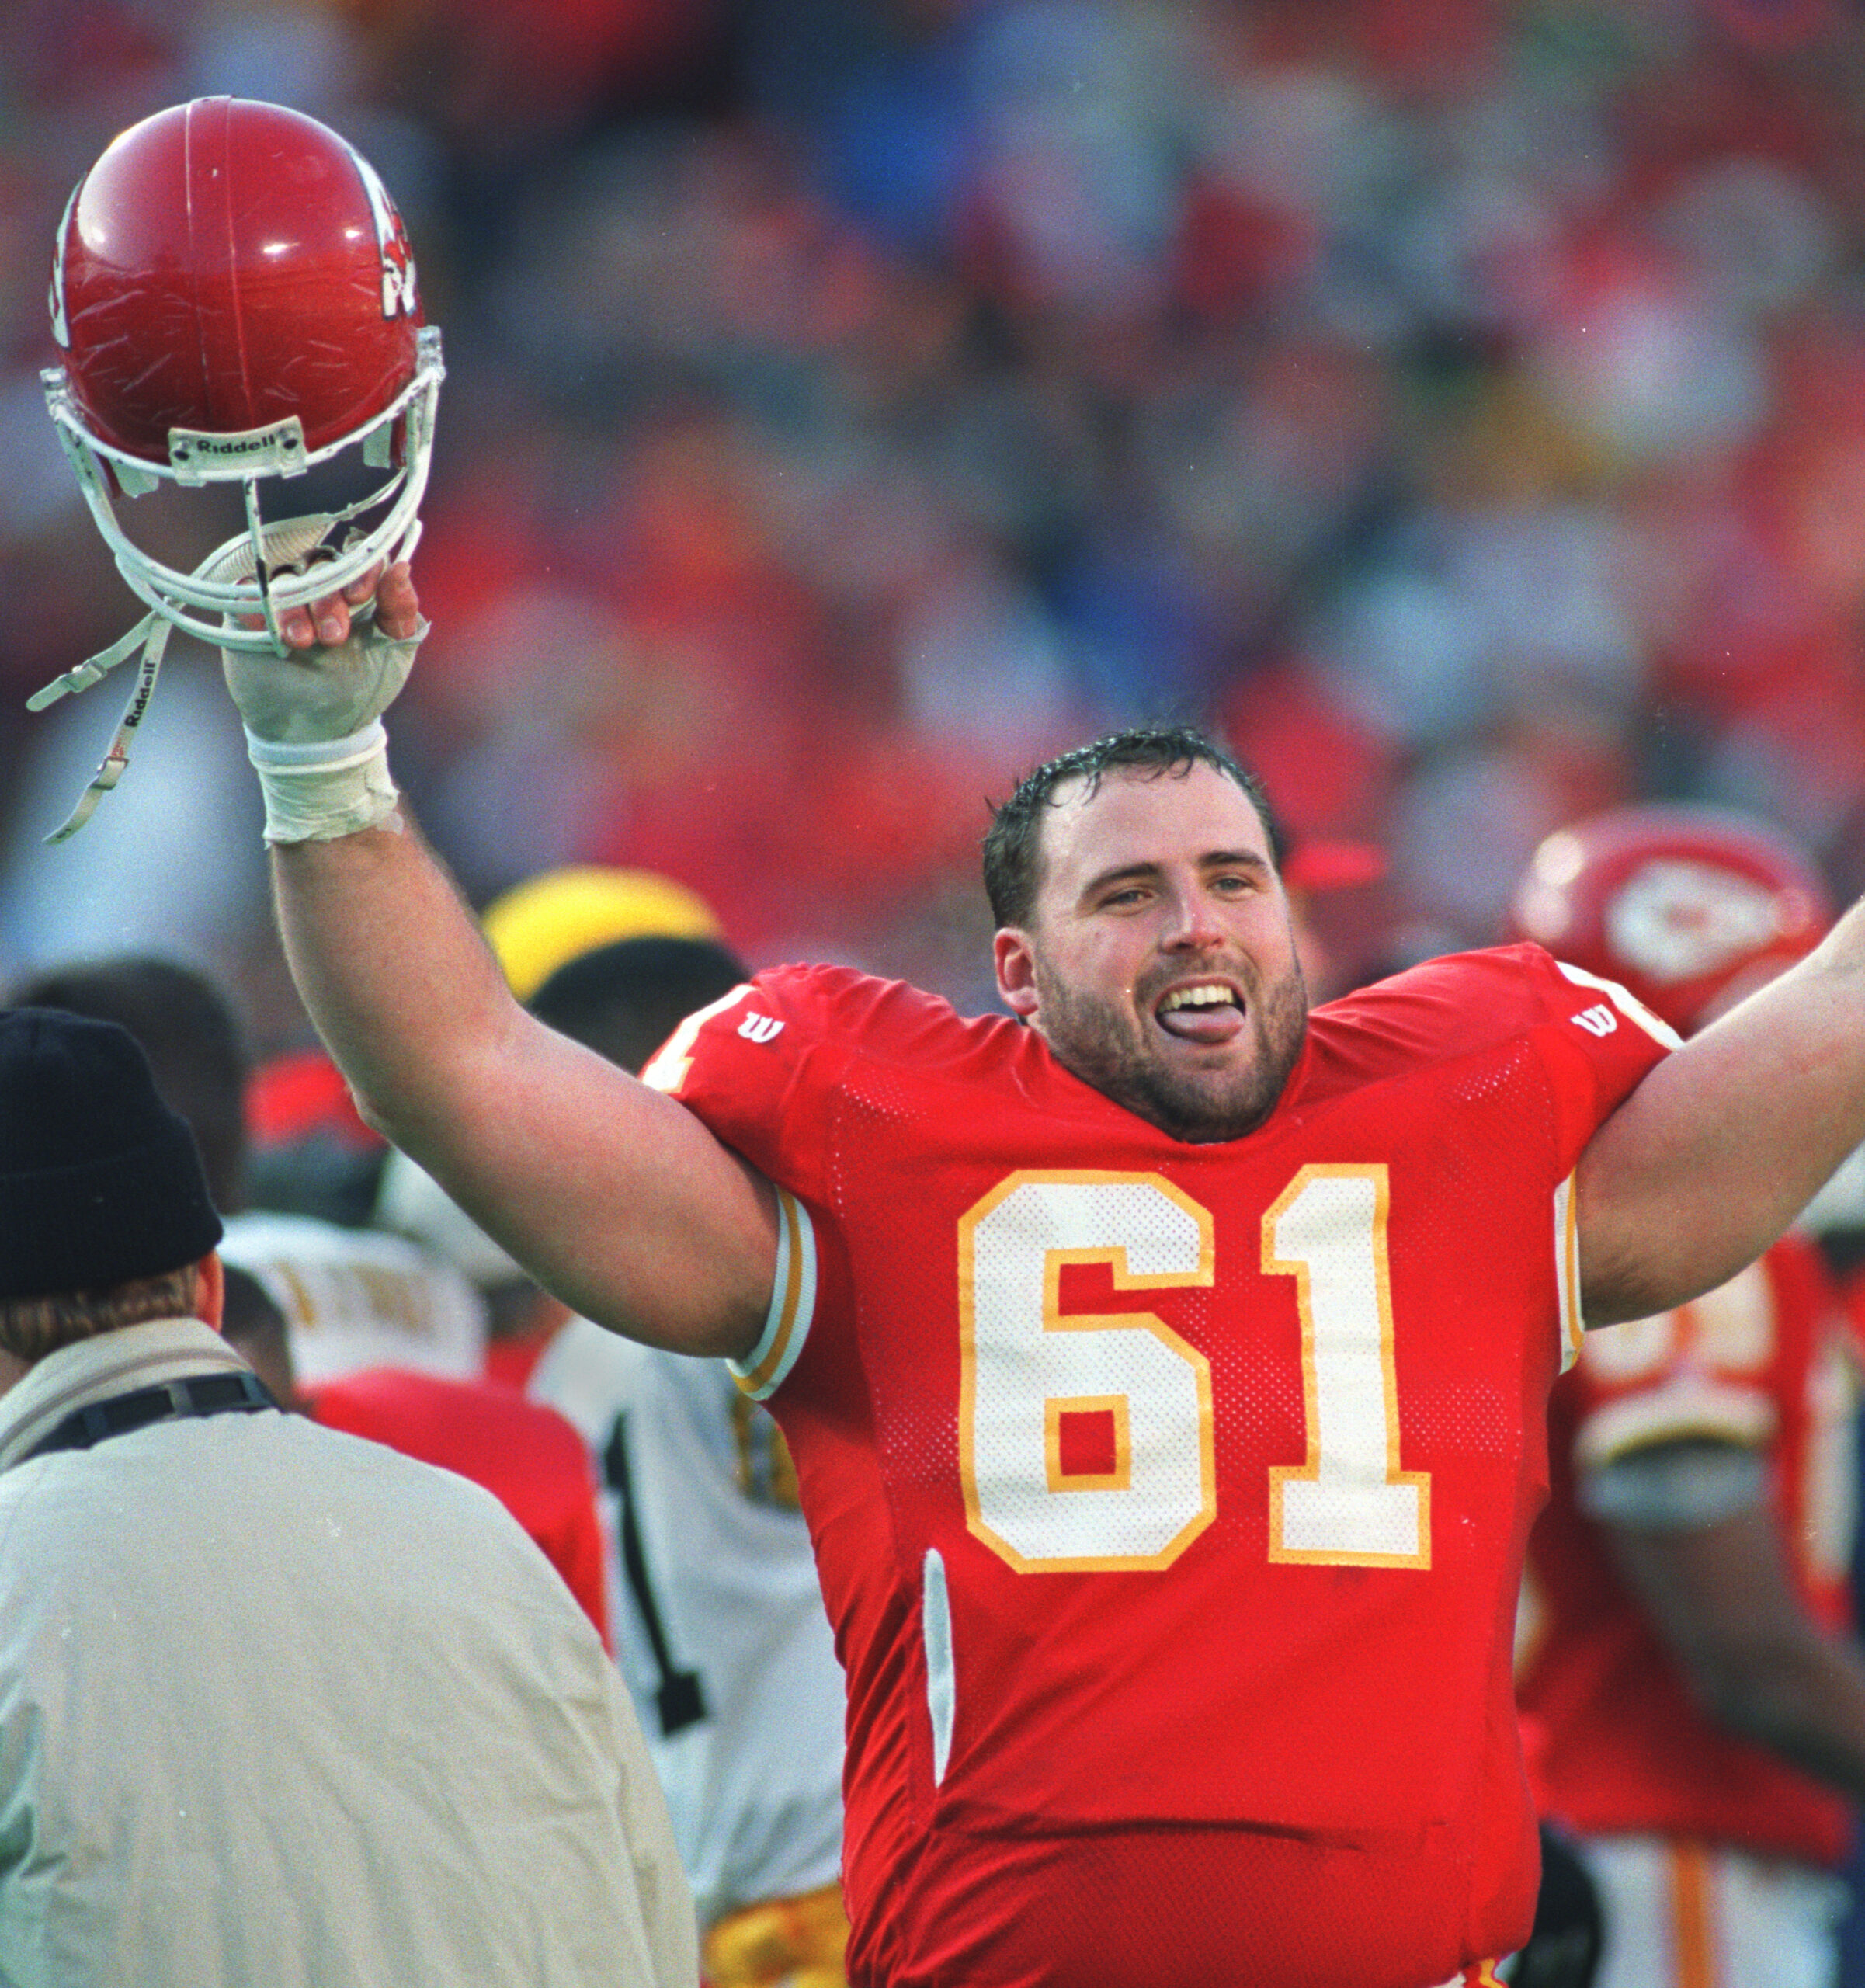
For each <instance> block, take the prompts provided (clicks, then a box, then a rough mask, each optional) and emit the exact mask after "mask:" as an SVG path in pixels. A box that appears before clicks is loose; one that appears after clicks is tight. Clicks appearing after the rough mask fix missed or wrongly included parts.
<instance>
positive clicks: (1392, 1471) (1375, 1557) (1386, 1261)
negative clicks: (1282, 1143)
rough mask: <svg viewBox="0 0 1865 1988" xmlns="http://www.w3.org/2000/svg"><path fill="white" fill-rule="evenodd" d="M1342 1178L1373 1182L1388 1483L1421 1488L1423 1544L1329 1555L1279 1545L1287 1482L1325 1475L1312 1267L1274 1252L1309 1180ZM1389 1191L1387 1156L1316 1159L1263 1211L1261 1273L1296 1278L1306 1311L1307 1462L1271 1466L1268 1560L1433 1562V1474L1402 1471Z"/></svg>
mask: <svg viewBox="0 0 1865 1988" xmlns="http://www.w3.org/2000/svg"><path fill="white" fill-rule="evenodd" d="M1343 1179H1347V1180H1370V1181H1372V1183H1374V1214H1373V1235H1372V1239H1371V1241H1372V1253H1373V1275H1374V1290H1375V1291H1377V1295H1378V1302H1379V1364H1380V1381H1381V1386H1382V1388H1383V1389H1384V1395H1385V1407H1386V1482H1387V1483H1388V1484H1394V1485H1398V1484H1412V1485H1415V1486H1417V1487H1418V1494H1419V1502H1418V1524H1419V1538H1420V1539H1421V1540H1422V1541H1423V1542H1424V1543H1423V1545H1422V1548H1420V1549H1419V1551H1418V1552H1415V1553H1356V1552H1332V1553H1330V1552H1325V1551H1322V1550H1321V1549H1319V1548H1311V1547H1297V1546H1285V1545H1283V1544H1282V1543H1281V1542H1282V1539H1283V1526H1282V1489H1283V1486H1284V1485H1285V1484H1290V1483H1309V1484H1313V1483H1318V1482H1320V1479H1321V1412H1320V1403H1319V1401H1318V1395H1319V1392H1320V1384H1319V1382H1318V1381H1317V1379H1316V1378H1315V1309H1314V1299H1313V1295H1312V1292H1311V1288H1310V1272H1309V1267H1308V1264H1307V1263H1305V1262H1303V1261H1302V1260H1300V1259H1298V1258H1297V1259H1287V1258H1283V1257H1281V1256H1277V1255H1276V1223H1277V1222H1278V1221H1279V1220H1280V1218H1281V1216H1282V1215H1283V1211H1285V1210H1286V1209H1287V1208H1289V1207H1290V1206H1291V1205H1292V1204H1294V1202H1295V1201H1297V1200H1299V1199H1300V1198H1301V1195H1302V1194H1303V1192H1304V1190H1306V1189H1307V1187H1308V1185H1309V1184H1310V1183H1311V1182H1312V1181H1315V1180H1343ZM1391 1194H1392V1178H1391V1171H1390V1170H1389V1169H1388V1168H1387V1166H1386V1165H1385V1163H1384V1162H1383V1161H1379V1162H1375V1163H1369V1164H1365V1165H1358V1164H1355V1163H1350V1162H1342V1163H1323V1162H1315V1163H1311V1164H1310V1165H1308V1166H1304V1167H1303V1168H1301V1170H1300V1171H1299V1172H1297V1174H1296V1176H1295V1177H1294V1180H1291V1181H1290V1183H1289V1184H1288V1185H1287V1187H1285V1188H1283V1190H1282V1192H1281V1193H1280V1194H1278V1195H1277V1196H1276V1198H1275V1200H1274V1201H1272V1202H1271V1203H1270V1204H1269V1208H1267V1209H1266V1211H1264V1215H1263V1218H1262V1268H1263V1274H1265V1275H1266V1276H1268V1277H1294V1280H1295V1292H1296V1305H1297V1309H1298V1310H1299V1311H1300V1312H1301V1402H1302V1421H1303V1427H1304V1430H1305V1431H1306V1433H1307V1436H1308V1461H1307V1462H1306V1463H1304V1464H1300V1465H1297V1464H1286V1463H1280V1464H1272V1465H1270V1466H1269V1559H1270V1560H1271V1561H1272V1562H1274V1563H1275V1564H1276V1565H1277V1566H1311V1567H1422V1568H1428V1567H1429V1566H1430V1565H1431V1473H1430V1472H1429V1471H1428V1470H1401V1469H1400V1468H1399V1412H1398V1364H1397V1361H1396V1360H1395V1358H1394V1353H1393V1345H1392V1266H1391V1260H1390V1258H1389V1257H1388V1256H1387V1245H1386V1222H1387V1215H1388V1214H1389V1212H1390V1206H1391Z"/></svg>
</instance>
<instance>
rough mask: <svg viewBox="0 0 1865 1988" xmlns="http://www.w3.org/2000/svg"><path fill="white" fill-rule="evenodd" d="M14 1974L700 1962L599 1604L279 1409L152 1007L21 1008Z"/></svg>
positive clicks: (10, 1231) (35, 1978) (431, 1473)
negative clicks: (162, 1069)
mask: <svg viewBox="0 0 1865 1988" xmlns="http://www.w3.org/2000/svg"><path fill="white" fill-rule="evenodd" d="M0 1203H3V1204H4V1216H3V1218H0V1535H3V1536H4V1538H5V1541H6V1551H5V1555H0V1815H4V1816H5V1825H4V1827H0V1976H4V1977H5V1979H7V1980H8V1981H9V1983H17V1984H18V1985H19V1988H66V1985H67V1984H68V1983H72V1982H75V1981H101V1980H134V1981H138V1982H148V1983H154V1984H158V1988H235V1984H239V1983H251V1982H254V1981H265V1982H267V1983H276V1984H279V1988H312V1985H313V1984H317V1985H318V1988H325V1984H328V1983H335V1982H362V1981H386V1980H396V1981H401V1980H417V1979H420V1980H449V1981H467V1980H484V1979H512V1980H524V1981H543V1980H551V1981H565V1982H571V1981H574V1982H585V1981H586V1982H592V1983H593V1982H596V1981H613V1980H616V1979H622V1980H626V1981H629V1982H631V1983H642V1984H657V1988H686V1984H688V1983H690V1982H691V1981H692V1980H693V1978H694V1974H695V1969H696V1952H695V1946H694V1934H693V1921H692V1915H691V1905H690V1901H689V1896H688V1894H687V1892H686V1885H685V1882H684V1880H683V1879H682V1876H681V1874H680V1871H679V1863H678V1860H677V1857H676V1854H675V1850H674V1847H673V1843H672V1836H671V1833H670V1832H669V1826H668V1823H667V1817H666V1811H665V1805H664V1803H663V1802H662V1799H661V1795H660V1792H659V1790H658V1788H657V1787H656V1786H655V1782H654V1777H653V1774H652V1771H651V1767H650V1765H649V1763H648V1759H647V1757H646V1754H645V1753H644V1750H643V1747H642V1744H641V1736H640V1733H639V1731H638V1729H637V1727H636V1725H635V1723H634V1715H633V1712H632V1709H631V1708H630V1706H629V1705H628V1704H627V1699H626V1697H625V1695H624V1694H623V1693H622V1692H621V1691H620V1688H619V1687H618V1686H617V1685H616V1683H615V1682H614V1673H613V1668H612V1667H611V1665H610V1662H609V1660H608V1659H607V1657H606V1655H605V1653H603V1649H602V1646H601V1644H600V1642H599V1639H598V1638H597V1637H596V1634H595V1632H594V1631H593V1630H592V1628H591V1627H590V1625H589V1623H588V1621H586V1620H585V1618H584V1617H583V1616H582V1614H581V1613H580V1612H579V1611H578V1610H577V1608H576V1607H575V1605H574V1604H573V1603H572V1602H571V1600H570V1598H569V1597H568V1595H567V1594H565V1593H564V1590H563V1587H562V1585H561V1583H560V1582H559V1581H558V1580H557V1578H556V1576H554V1574H553V1573H550V1571H549V1570H548V1569H547V1566H546V1564H545V1562H544V1560H543V1559H542V1558H541V1556H540V1555H539V1554H538V1553H537V1550H536V1548H534V1547H533V1545H532V1544H531V1542H530V1541H529V1540H528V1539H526V1537H525V1536H524V1534H523V1532H522V1531H520V1530H519V1527H517V1525H516V1524H515V1523H514V1522H513V1521H512V1519H511V1518H510V1517H509V1515H508V1514H506V1513H505V1512H504V1511H503V1510H501V1508H500V1507H499V1506H498V1503H496V1501H495V1500H493V1499H492V1498H491V1497H490V1496H488V1494H487V1493H485V1492H484V1491H483V1490H481V1489H479V1488H478V1486H472V1485H469V1484H467V1483H466V1482H464V1480H463V1479H460V1478H458V1477H457V1476H453V1475H450V1474H449V1473H446V1472H440V1471H435V1470H430V1469H428V1468H425V1467H423V1466H422V1465H416V1464H415V1463H412V1462H411V1461H408V1459H406V1458H402V1457H400V1456H398V1455H396V1454H395V1453H394V1451H391V1450H389V1449H387V1448H384V1447H383V1446H382V1445H380V1444H374V1443H360V1442H356V1441H353V1440H352V1439H350V1438H349V1437H343V1436H341V1435H339V1434H335V1432H333V1431H331V1430H322V1429H318V1428H316V1427H314V1426H313V1425H311V1423H308V1422H307V1421H305V1420H303V1419H302V1418H300V1417H297V1416H284V1415H281V1414H280V1413H278V1412H277V1410H276V1406H274V1404H273V1402H271V1401H270V1399H269V1398H268V1397H267V1395H266V1393H265V1392H264V1390H263V1388H262V1387H261V1386H260V1385H259V1382H257V1381H256V1380H255V1378H254V1376H253V1375H252V1371H251V1370H250V1369H249V1368H248V1367H247V1366H246V1365H245V1364H244V1363H243V1362H242V1361H241V1360H239V1358H238V1357H237V1356H236V1355H235V1354H234V1353H233V1352H232V1351H231V1350H230V1349H229V1348H228V1347H227V1345H226V1343H225V1342H224V1340H222V1339H221V1336H220V1335H219V1333H217V1331H216V1330H215V1329H214V1328H215V1324H216V1322H217V1319H218V1317H219V1314H220V1309H221V1266H220V1260H219V1258H218V1256H217V1254H216V1253H215V1246H216V1244H217V1242H218V1239H219V1236H220V1228H221V1225H220V1220H219V1218H218V1216H217V1215H216V1214H215V1212H214V1206H213V1202H212V1200H211V1198H210V1194H209V1192H208V1188H207V1180H206V1177H205V1175H204V1173H203V1170H202V1167H201V1164H200V1159H199V1157H198V1156H197V1154H196V1149H195V1147H194V1145H193V1140H192V1138H191V1137H190V1135H189V1131H188V1129H187V1127H186V1124H185V1123H184V1122H183V1121H182V1120H181V1119H180V1118H179V1117H178V1116H177V1115H176V1114H175V1113H174V1112H173V1111H172V1110H170V1109H169V1108H168V1107H167V1106H166V1105H165V1103H163V1102H162V1101H161V1098H160V1097H159V1096H158V1093H157V1091H156V1089H155V1084H154V1083H153V1081H152V1079H151V1075H150V1072H149V1070H148V1065H147V1062H146V1061H145V1059H144V1058H143V1057H142V1056H141V1053H140V1052H139V1051H138V1050H137V1048H136V1045H135V1044H134V1041H133V1040H132V1039H131V1038H130V1037H129V1035H128V1034H127V1033H126V1032H125V1031H123V1030H121V1029H120V1028H118V1027H116V1026H115V1025H114V1024H104V1023H99V1022H95V1021H92V1020H86V1019H84V1018H82V1017H75V1016H72V1015H69V1014H67V1013H61V1012H60V1011H57V1010H35V1009H15V1010H7V1011H5V1013H0Z"/></svg>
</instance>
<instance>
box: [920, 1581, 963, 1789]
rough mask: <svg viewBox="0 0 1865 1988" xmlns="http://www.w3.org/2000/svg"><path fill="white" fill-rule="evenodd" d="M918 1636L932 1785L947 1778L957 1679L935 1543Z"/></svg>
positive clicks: (949, 1606)
mask: <svg viewBox="0 0 1865 1988" xmlns="http://www.w3.org/2000/svg"><path fill="white" fill-rule="evenodd" d="M919 1629H920V1639H921V1641H922V1644H923V1645H924V1646H925V1650H926V1711H927V1713H928V1714H929V1716H930V1717H931V1719H932V1721H933V1786H934V1787H937V1786H938V1785H939V1783H940V1782H941V1781H943V1780H944V1779H945V1778H946V1764H947V1762H948V1761H950V1759H951V1757H952V1728H953V1723H954V1722H955V1721H956V1720H957V1716H958V1679H957V1674H956V1673H955V1672H954V1671H953V1667H952V1603H951V1598H950V1596H949V1595H948V1594H947V1593H946V1563H945V1562H944V1560H943V1559H942V1558H941V1557H940V1555H939V1549H938V1548H937V1547H935V1546H929V1547H928V1548H926V1559H925V1562H924V1563H923V1565H922V1578H921V1583H920V1600H919Z"/></svg>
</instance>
